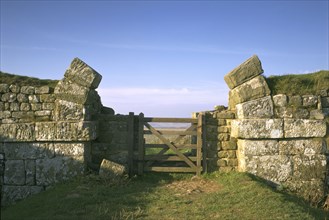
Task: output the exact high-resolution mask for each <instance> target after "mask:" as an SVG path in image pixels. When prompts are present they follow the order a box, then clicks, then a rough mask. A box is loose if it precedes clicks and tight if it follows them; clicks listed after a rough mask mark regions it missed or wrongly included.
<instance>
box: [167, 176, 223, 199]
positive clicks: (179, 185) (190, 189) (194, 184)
mask: <svg viewBox="0 0 329 220" xmlns="http://www.w3.org/2000/svg"><path fill="white" fill-rule="evenodd" d="M164 187H166V188H169V189H171V190H172V191H173V193H174V195H175V196H190V195H198V194H203V193H206V194H209V193H213V192H217V191H218V190H220V189H221V188H222V186H221V185H220V184H219V183H217V182H214V181H211V180H206V179H202V178H199V177H196V176H194V177H192V178H191V179H189V180H180V181H174V182H172V183H169V184H167V185H165V186H164Z"/></svg>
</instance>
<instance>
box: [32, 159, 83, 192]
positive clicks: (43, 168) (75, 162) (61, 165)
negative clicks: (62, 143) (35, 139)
mask: <svg viewBox="0 0 329 220" xmlns="http://www.w3.org/2000/svg"><path fill="white" fill-rule="evenodd" d="M85 169H86V166H85V163H84V158H83V156H78V157H54V158H52V159H37V160H36V184H37V185H42V186H48V185H51V184H54V183H57V182H61V181H65V180H68V179H70V178H72V177H74V176H76V175H80V174H83V173H84V172H85Z"/></svg>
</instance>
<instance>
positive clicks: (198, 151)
mask: <svg viewBox="0 0 329 220" xmlns="http://www.w3.org/2000/svg"><path fill="white" fill-rule="evenodd" d="M202 118H203V116H202V113H200V114H199V115H198V128H197V149H196V157H197V160H196V166H197V170H196V175H197V176H200V175H201V170H202V167H201V158H202V152H201V149H202V122H203V120H202Z"/></svg>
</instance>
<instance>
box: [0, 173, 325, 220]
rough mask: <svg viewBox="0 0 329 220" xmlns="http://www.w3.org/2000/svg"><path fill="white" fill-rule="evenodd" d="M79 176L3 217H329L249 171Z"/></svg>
mask: <svg viewBox="0 0 329 220" xmlns="http://www.w3.org/2000/svg"><path fill="white" fill-rule="evenodd" d="M116 181H117V182H113V180H112V181H110V180H107V179H102V178H100V177H98V176H93V175H89V176H84V177H78V178H76V179H75V180H73V181H70V182H67V183H63V184H59V185H56V186H55V187H53V188H52V189H50V190H47V191H45V192H43V193H41V194H38V195H34V196H32V197H30V198H28V199H26V200H24V201H20V202H18V203H17V204H15V205H13V206H10V207H7V208H4V209H3V210H2V212H1V213H2V219H49V220H56V219H79V220H81V219H329V213H328V212H324V211H322V210H319V209H315V208H312V207H309V206H308V205H307V203H306V202H304V201H303V200H300V199H298V198H297V197H294V196H292V195H289V194H287V193H284V192H278V191H276V190H274V189H273V188H270V187H269V186H267V185H266V184H265V183H264V182H263V181H262V180H260V179H257V178H255V177H253V176H249V175H247V174H244V173H235V172H232V173H213V174H208V175H206V176H203V177H201V178H194V177H193V178H192V176H191V175H187V174H185V175H182V174H154V173H153V174H152V173H150V174H146V175H144V176H143V177H136V178H133V179H130V180H128V179H121V180H116Z"/></svg>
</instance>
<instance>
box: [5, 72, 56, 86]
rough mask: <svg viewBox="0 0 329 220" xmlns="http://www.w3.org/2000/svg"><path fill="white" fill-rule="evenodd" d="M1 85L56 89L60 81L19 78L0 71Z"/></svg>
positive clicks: (27, 77)
mask: <svg viewBox="0 0 329 220" xmlns="http://www.w3.org/2000/svg"><path fill="white" fill-rule="evenodd" d="M0 83H6V84H16V85H19V86H35V87H39V86H49V87H51V88H55V86H56V85H57V83H58V80H50V79H38V78H34V77H29V76H19V75H15V74H10V73H4V72H2V71H0Z"/></svg>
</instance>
